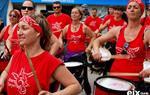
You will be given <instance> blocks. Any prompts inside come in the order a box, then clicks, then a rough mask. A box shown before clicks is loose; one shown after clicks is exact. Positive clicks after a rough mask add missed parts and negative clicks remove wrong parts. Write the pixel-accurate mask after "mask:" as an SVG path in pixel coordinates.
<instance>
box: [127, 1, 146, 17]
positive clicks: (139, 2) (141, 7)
mask: <svg viewBox="0 0 150 95" xmlns="http://www.w3.org/2000/svg"><path fill="white" fill-rule="evenodd" d="M130 2H136V3H138V4H139V6H140V9H141V13H142V14H143V12H144V3H143V2H142V0H129V3H130ZM129 3H128V4H129Z"/></svg>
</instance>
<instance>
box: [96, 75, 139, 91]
mask: <svg viewBox="0 0 150 95" xmlns="http://www.w3.org/2000/svg"><path fill="white" fill-rule="evenodd" d="M102 78H117V79H119V80H123V81H127V82H128V83H130V84H132V85H133V86H134V87H135V85H134V83H133V82H132V81H130V80H127V79H123V78H120V77H116V76H101V77H98V78H97V79H96V80H95V81H94V85H96V86H97V87H100V88H101V89H103V90H106V91H110V92H113V93H126V92H127V91H121V90H114V89H110V88H106V87H103V86H101V85H98V84H97V80H99V79H102ZM135 88H136V87H135Z"/></svg>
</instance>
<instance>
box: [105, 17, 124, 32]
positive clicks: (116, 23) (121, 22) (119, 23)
mask: <svg viewBox="0 0 150 95" xmlns="http://www.w3.org/2000/svg"><path fill="white" fill-rule="evenodd" d="M124 25H125V21H124V20H123V19H121V20H118V21H116V20H115V19H114V17H113V18H110V23H109V26H108V30H110V29H111V28H113V27H116V26H124Z"/></svg>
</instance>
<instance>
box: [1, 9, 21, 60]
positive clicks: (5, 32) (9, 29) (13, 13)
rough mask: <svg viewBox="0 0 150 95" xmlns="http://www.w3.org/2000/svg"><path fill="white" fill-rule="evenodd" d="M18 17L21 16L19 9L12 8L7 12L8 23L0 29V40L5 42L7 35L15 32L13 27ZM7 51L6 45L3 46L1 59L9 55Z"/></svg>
mask: <svg viewBox="0 0 150 95" xmlns="http://www.w3.org/2000/svg"><path fill="white" fill-rule="evenodd" d="M20 18H21V13H20V11H19V10H16V9H13V10H11V11H10V12H9V21H10V24H9V25H7V26H5V27H4V28H3V29H2V31H1V33H0V40H1V41H4V43H6V40H7V39H8V37H9V36H11V35H13V34H14V32H17V30H16V29H15V27H16V24H17V23H18V22H19V19H20ZM5 46H6V45H5ZM15 48H18V47H15ZM9 51H10V50H8V49H7V47H5V49H4V54H3V55H1V58H2V57H3V59H7V56H8V55H9ZM10 52H11V53H12V52H13V51H10Z"/></svg>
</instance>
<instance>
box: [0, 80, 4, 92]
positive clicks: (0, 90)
mask: <svg viewBox="0 0 150 95" xmlns="http://www.w3.org/2000/svg"><path fill="white" fill-rule="evenodd" d="M3 88H4V83H3V82H2V81H1V79H0V93H1V92H2V90H3Z"/></svg>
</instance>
